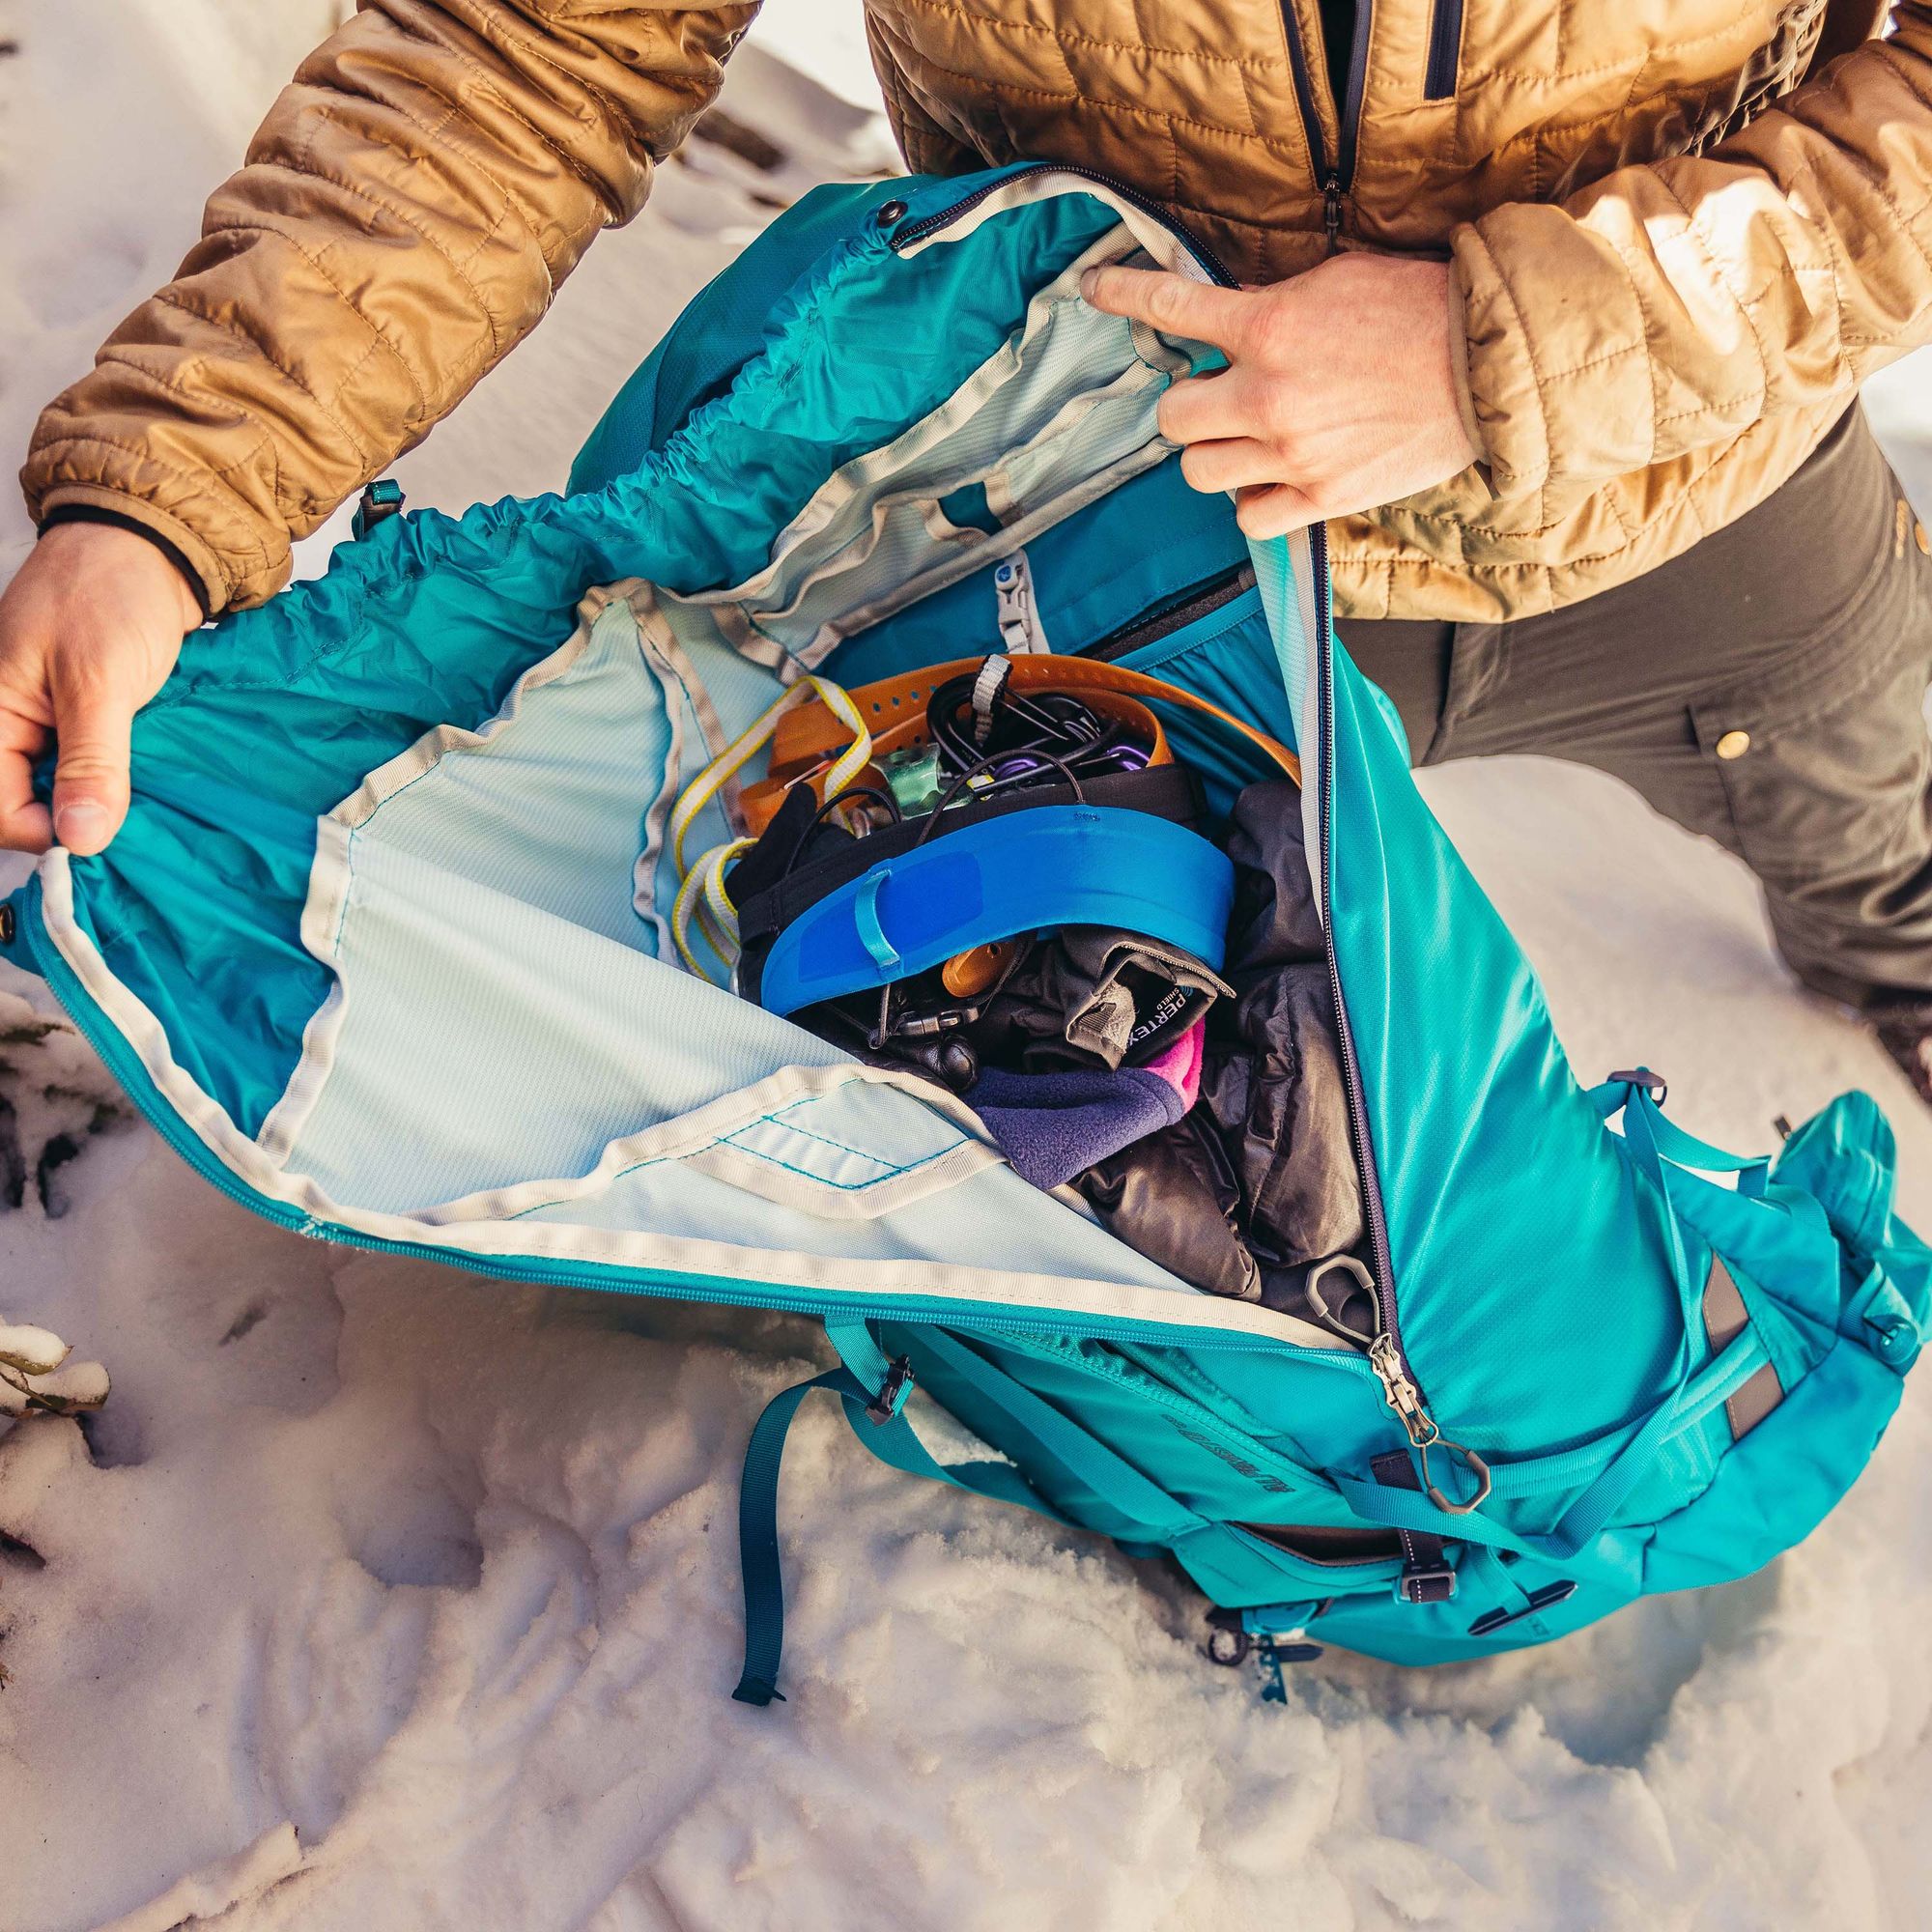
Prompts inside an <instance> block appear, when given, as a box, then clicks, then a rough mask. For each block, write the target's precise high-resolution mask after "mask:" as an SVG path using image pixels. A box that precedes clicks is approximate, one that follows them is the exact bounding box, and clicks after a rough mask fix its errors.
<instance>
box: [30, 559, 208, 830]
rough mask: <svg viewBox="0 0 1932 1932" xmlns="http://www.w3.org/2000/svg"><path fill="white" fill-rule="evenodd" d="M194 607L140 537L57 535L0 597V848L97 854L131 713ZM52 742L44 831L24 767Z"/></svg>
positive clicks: (117, 810) (124, 784) (120, 788)
mask: <svg viewBox="0 0 1932 1932" xmlns="http://www.w3.org/2000/svg"><path fill="white" fill-rule="evenodd" d="M200 622H201V606H200V605H199V604H197V603H196V602H195V598H194V593H193V592H192V591H191V590H190V589H189V588H188V586H187V582H186V580H185V579H184V578H183V576H182V574H181V572H180V571H178V570H177V569H176V568H175V567H174V565H173V564H172V563H170V562H169V561H168V559H167V558H166V557H165V556H164V555H162V554H161V553H160V551H158V550H157V549H156V547H155V546H154V545H153V544H151V543H150V542H149V541H148V540H147V539H146V538H145V537H137V536H135V535H134V534H133V532H132V531H131V530H122V529H116V528H114V527H113V526H112V525H108V524H57V525H55V526H54V527H53V528H52V529H50V530H49V531H48V532H47V533H46V535H45V536H43V538H42V539H41V540H40V542H39V543H37V544H36V545H35V546H34V548H33V550H32V551H31V553H29V554H28V557H27V560H26V562H25V563H23V564H22V565H21V566H20V571H19V574H18V575H17V576H16V577H15V578H14V581H13V582H12V583H10V584H9V585H8V586H7V590H6V594H5V595H4V596H0V846H12V847H13V848H14V850H15V851H20V852H44V851H45V850H46V849H47V846H48V845H49V844H50V843H52V842H53V840H55V839H58V840H59V841H60V842H61V843H62V844H63V845H65V846H66V847H67V848H68V850H69V851H71V852H73V853H77V854H82V855H84V854H87V853H92V852H99V850H101V848H102V847H103V846H105V845H106V843H107V841H108V840H109V839H110V838H113V837H114V835H115V834H116V833H117V832H119V831H120V829H121V821H122V820H123V819H124V818H126V817H127V815H128V734H129V732H130V730H131V729H132V726H133V723H134V714H135V712H137V711H138V710H140V708H141V706H142V705H144V704H145V703H147V701H148V699H149V698H151V697H152V696H154V695H155V693H156V692H157V691H158V690H160V688H161V684H162V681H163V680H164V679H165V678H166V676H167V674H168V672H169V671H170V670H171V669H172V668H174V662H175V659H176V658H177V657H178V656H179V655H180V654H181V644H182V639H184V638H185V636H186V635H187V634H188V632H190V631H191V630H193V629H194V628H195V627H196V626H197V625H198V624H199V623H200ZM49 730H53V731H56V732H58V734H59V738H60V762H59V765H58V768H57V769H56V771H55V774H54V808H53V817H52V820H51V822H49V820H48V816H47V809H46V807H45V806H43V805H41V804H39V803H37V802H36V800H35V798H34V786H33V768H34V760H35V758H36V757H37V756H38V755H39V753H41V751H42V750H43V748H44V747H45V744H46V741H47V733H48V732H49Z"/></svg>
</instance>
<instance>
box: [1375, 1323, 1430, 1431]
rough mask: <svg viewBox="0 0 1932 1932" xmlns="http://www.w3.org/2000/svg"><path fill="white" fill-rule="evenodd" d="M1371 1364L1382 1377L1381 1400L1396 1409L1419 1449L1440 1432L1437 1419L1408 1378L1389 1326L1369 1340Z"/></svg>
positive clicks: (1398, 1417)
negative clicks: (1423, 1402) (1425, 1405)
mask: <svg viewBox="0 0 1932 1932" xmlns="http://www.w3.org/2000/svg"><path fill="white" fill-rule="evenodd" d="M1369 1366H1370V1368H1372V1369H1374V1370H1375V1372H1376V1374H1377V1375H1378V1377H1380V1378H1381V1384H1382V1400H1383V1401H1384V1402H1385V1403H1387V1404H1388V1406H1390V1407H1391V1408H1392V1409H1394V1410H1395V1413H1396V1420H1397V1421H1398V1422H1400V1423H1401V1424H1402V1426H1403V1429H1404V1430H1405V1432H1406V1434H1407V1436H1408V1439H1409V1440H1410V1441H1411V1442H1413V1443H1414V1444H1415V1446H1416V1447H1417V1448H1418V1449H1420V1448H1423V1447H1424V1446H1425V1445H1426V1444H1428V1443H1430V1442H1433V1441H1435V1438H1436V1437H1437V1436H1438V1435H1441V1433H1442V1432H1441V1431H1440V1430H1439V1429H1437V1428H1436V1427H1435V1419H1434V1418H1433V1417H1432V1416H1431V1415H1430V1413H1429V1411H1428V1410H1427V1409H1426V1408H1424V1407H1423V1406H1422V1395H1421V1391H1420V1390H1418V1389H1417V1388H1416V1386H1415V1384H1414V1383H1413V1382H1412V1381H1410V1380H1409V1378H1408V1373H1407V1371H1406V1369H1405V1368H1404V1367H1403V1365H1402V1357H1401V1356H1400V1355H1398V1354H1397V1353H1396V1351H1395V1340H1394V1338H1393V1337H1392V1336H1391V1335H1390V1334H1389V1332H1388V1330H1387V1329H1386V1328H1381V1329H1378V1330H1377V1332H1376V1337H1375V1339H1374V1340H1373V1341H1372V1342H1371V1343H1370V1344H1369Z"/></svg>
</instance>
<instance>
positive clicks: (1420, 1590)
mask: <svg viewBox="0 0 1932 1932" xmlns="http://www.w3.org/2000/svg"><path fill="white" fill-rule="evenodd" d="M1395 1593H1396V1596H1397V1597H1398V1598H1399V1599H1400V1600H1401V1601H1402V1602H1403V1603H1405V1604H1446V1603H1448V1602H1449V1601H1450V1599H1451V1598H1453V1597H1454V1596H1455V1594H1456V1573H1455V1571H1453V1570H1452V1569H1450V1568H1449V1566H1448V1565H1447V1564H1446V1563H1443V1564H1437V1565H1436V1566H1435V1568H1434V1569H1433V1570H1405V1571H1404V1572H1403V1573H1402V1575H1401V1576H1400V1577H1397V1578H1396V1579H1395Z"/></svg>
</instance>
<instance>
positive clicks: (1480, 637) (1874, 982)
mask: <svg viewBox="0 0 1932 1932" xmlns="http://www.w3.org/2000/svg"><path fill="white" fill-rule="evenodd" d="M1925 544H1926V539H1925V535H1924V530H1923V527H1922V526H1920V525H1918V524H1917V523H1916V522H1915V520H1914V517H1913V515H1912V512H1911V510H1910V509H1909V508H1908V507H1907V505H1906V502H1905V495H1904V492H1903V491H1902V490H1901V489H1900V487H1899V484H1898V481H1897V479H1896V478H1895V477H1894V476H1893V475H1892V473H1891V470H1890V469H1889V466H1888V465H1887V463H1886V460H1885V458H1884V456H1883V455H1882V454H1881V452H1880V450H1879V447H1878V444H1877V443H1876V441H1874V440H1873V438H1872V434H1871V431H1870V429H1869V428H1868V427H1867V426H1866V423H1865V419H1864V415H1863V413H1862V412H1861V411H1860V410H1859V409H1858V408H1857V407H1856V406H1855V407H1854V408H1852V409H1851V410H1849V411H1848V412H1846V414H1845V415H1844V417H1843V418H1842V419H1841V420H1840V421H1839V422H1838V424H1837V426H1836V427H1835V428H1834V429H1833V431H1832V433H1831V434H1830V435H1829V436H1828V437H1827V438H1826V439H1825V440H1824V442H1823V443H1822V444H1820V446H1819V448H1818V450H1817V452H1816V453H1815V454H1814V455H1813V456H1812V457H1811V458H1810V460H1809V461H1808V462H1807V463H1806V464H1805V465H1804V468H1803V469H1800V470H1799V471H1798V473H1797V474H1796V475H1795V476H1793V477H1792V479H1791V480H1790V481H1789V482H1788V483H1786V484H1785V485H1784V487H1783V488H1782V489H1781V490H1779V491H1778V492H1777V493H1776V495H1775V496H1773V497H1770V498H1769V499H1768V500H1767V501H1766V502H1764V503H1762V504H1760V505H1759V506H1758V507H1757V508H1756V509H1755V510H1753V511H1751V512H1750V513H1749V514H1748V515H1747V516H1745V517H1742V518H1740V519H1739V521H1738V522H1736V523H1735V524H1732V525H1730V526H1727V527H1725V528H1723V529H1720V530H1718V531H1716V532H1714V533H1713V534H1712V535H1710V536H1708V537H1706V538H1705V539H1704V540H1703V541H1702V542H1701V543H1699V544H1698V545H1697V546H1696V547H1695V548H1694V549H1693V550H1690V551H1689V552H1687V553H1686V554H1684V555H1682V556H1680V557H1677V558H1675V559H1674V560H1673V561H1672V562H1669V563H1666V564H1665V565H1663V566H1662V569H1659V570H1655V571H1652V572H1651V573H1650V575H1649V576H1647V577H1641V578H1638V579H1636V580H1635V581H1634V582H1631V583H1626V584H1622V585H1619V586H1618V587H1617V588H1616V589H1614V590H1608V591H1605V592H1604V593H1603V594H1602V595H1600V596H1597V597H1592V598H1590V599H1588V600H1586V601H1585V602H1583V603H1581V604H1574V605H1571V606H1569V607H1568V608H1567V609H1565V610H1561V611H1551V612H1549V613H1548V614H1547V615H1544V616H1538V617H1523V618H1520V619H1519V620H1517V621H1516V622H1515V623H1510V624H1434V623H1410V622H1395V621H1386V622H1375V621H1363V620H1347V619H1345V620H1344V621H1343V622H1342V623H1341V625H1340V626H1339V629H1340V631H1341V634H1342V638H1343V640H1344V642H1345V643H1346V644H1347V645H1348V647H1349V650H1350V654H1351V655H1352V656H1353V658H1354V660H1355V662H1356V663H1357V664H1358V665H1359V666H1360V667H1361V668H1362V669H1363V670H1364V671H1366V672H1367V673H1368V675H1369V676H1371V677H1372V678H1374V679H1375V680H1376V682H1377V683H1378V684H1379V685H1380V686H1381V687H1382V688H1383V690H1385V691H1386V692H1387V693H1388V695H1389V696H1390V697H1392V698H1393V699H1394V700H1395V703H1396V707H1397V709H1398V710H1399V711H1400V712H1401V714H1402V718H1403V723H1404V725H1406V727H1407V730H1408V737H1409V744H1410V746H1411V748H1412V750H1413V753H1414V756H1415V757H1416V759H1417V761H1418V762H1420V763H1422V764H1425V765H1435V764H1441V763H1443V762H1445V761H1446V760H1448V759H1450V758H1467V757H1479V756H1482V755H1485V754H1487V753H1497V752H1534V753H1541V754H1543V755H1545V756H1547V757H1555V758H1569V759H1572V760H1574V761H1575V762H1577V763H1578V764H1584V765H1594V766H1595V767H1596V768H1597V769H1598V770H1599V771H1605V772H1609V773H1611V774H1612V775H1613V776H1615V777H1617V778H1620V779H1623V780H1625V781H1628V782H1629V783H1630V784H1632V785H1634V786H1635V788H1636V789H1637V790H1638V791H1639V792H1641V793H1642V795H1643V796H1644V797H1645V798H1646V799H1648V800H1649V801H1650V803H1651V804H1652V805H1653V806H1654V807H1656V809H1657V810H1659V811H1661V812H1662V813H1663V814H1664V815H1665V816H1666V817H1668V818H1674V819H1675V820H1676V821H1677V823H1678V824H1680V825H1683V826H1686V827H1688V828H1689V829H1690V831H1692V832H1701V833H1703V834H1705V835H1706V836H1707V837H1708V838H1715V839H1716V840H1717V841H1718V842H1719V844H1720V845H1722V846H1724V847H1726V848H1727V849H1728V850H1730V851H1732V852H1735V853H1737V854H1738V856H1739V857H1740V858H1742V859H1743V860H1744V861H1745V863H1746V864H1747V865H1748V866H1749V867H1750V868H1751V869H1752V871H1754V872H1755V873H1756V874H1757V876H1758V878H1759V879H1760V880H1761V881H1762V882H1763V885H1764V889H1765V893H1766V895H1767V898H1768V900H1769V902H1770V910H1771V922H1772V926H1773V929H1774V930H1775V932H1776V937H1777V943H1778V946H1779V948H1780V950H1781V951H1782V952H1783V953H1784V956H1785V958H1786V959H1788V960H1789V961H1790V963H1791V965H1792V967H1793V968H1794V970H1795V971H1796V972H1797V974H1798V976H1799V978H1800V979H1802V980H1804V982H1805V983H1806V984H1807V985H1810V986H1812V987H1815V988H1816V989H1817V990H1818V991H1820V992H1822V993H1825V994H1828V995H1830V996H1832V997H1833V998H1836V999H1840V1000H1845V1001H1849V1002H1850V1003H1851V1004H1853V1005H1854V1006H1857V1007H1861V1008H1869V1007H1873V1006H1877V1005H1880V1004H1883V1003H1885V1002H1886V1001H1888V1000H1891V999H1895V998H1896V997H1898V996H1899V995H1926V994H1932V743H1929V742H1928V738H1927V733H1926V724H1925V694H1926V687H1927V685H1928V683H1932V557H1928V556H1927V555H1926V554H1925Z"/></svg>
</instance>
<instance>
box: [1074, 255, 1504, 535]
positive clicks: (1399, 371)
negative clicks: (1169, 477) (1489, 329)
mask: <svg viewBox="0 0 1932 1932" xmlns="http://www.w3.org/2000/svg"><path fill="white" fill-rule="evenodd" d="M1081 293H1082V294H1083V295H1085V296H1086V298H1087V299H1088V300H1089V301H1090V302H1092V303H1093V304H1094V307H1095V308H1101V309H1105V310H1106V311H1107V313H1108V314H1110V315H1121V316H1127V317H1130V318H1131V319H1132V320H1134V321H1136V322H1144V323H1147V324H1148V325H1149V326H1150V327H1153V328H1157V329H1159V330H1160V331H1161V332H1162V333H1163V334H1166V335H1180V336H1186V337H1188V338H1190V339H1191V340H1193V341H1196V342H1206V343H1209V344H1211V345H1212V346H1213V347H1214V348H1216V349H1219V350H1220V351H1221V352H1222V353H1223V354H1224V355H1226V356H1227V358H1228V367H1227V368H1226V369H1221V370H1216V371H1214V372H1213V373H1212V374H1210V375H1206V376H1194V377H1190V378H1188V379H1187V380H1186V381H1184V382H1179V383H1176V384H1174V385H1173V386H1172V387H1171V388H1170V389H1169V390H1168V391H1167V393H1166V394H1165V395H1164V396H1162V397H1161V399H1160V415H1159V421H1160V430H1161V434H1162V435H1163V436H1165V437H1167V438H1168V439H1169V440H1171V441H1174V442H1179V443H1183V444H1185V445H1186V448H1185V453H1184V454H1183V455H1182V457H1181V459H1180V469H1181V473H1182V475H1184V476H1185V477H1186V478H1187V480H1188V482H1190V483H1191V484H1193V486H1194V487H1195V488H1196V489H1197V490H1207V491H1214V490H1232V491H1234V492H1235V501H1236V518H1237V520H1238V522H1239V523H1240V526H1241V528H1242V529H1243V530H1244V531H1246V533H1247V534H1248V535H1249V536H1251V537H1278V536H1283V535H1286V534H1287V532H1288V531H1290V530H1296V529H1300V528H1301V527H1302V526H1303V525H1305V524H1312V523H1317V522H1320V521H1321V519H1322V518H1324V517H1340V516H1346V515H1348V514H1349V513H1350V511H1354V510H1371V509H1375V508H1377V507H1378V506H1379V505H1380V504H1383V503H1394V502H1398V501H1400V500H1401V498H1403V497H1410V496H1413V495H1414V494H1415V492H1416V491H1418V490H1425V489H1427V488H1428V487H1429V486H1430V485H1431V484H1432V483H1440V482H1442V481H1444V480H1445V479H1446V478H1448V477H1451V476H1454V475H1456V474H1457V473H1458V472H1459V471H1461V470H1463V469H1467V468H1468V467H1469V465H1470V464H1471V463H1473V462H1474V461H1475V460H1476V458H1477V457H1478V456H1479V455H1480V454H1481V451H1480V450H1478V448H1477V447H1476V445H1475V443H1474V442H1472V441H1471V440H1470V438H1469V431H1468V428H1467V426H1466V424H1465V423H1464V421H1463V408H1462V403H1461V400H1460V398H1459V397H1458V395H1457V391H1456V382H1457V378H1456V375H1455V369H1454V364H1453V363H1452V361H1451V359H1450V340H1449V331H1450V328H1451V327H1452V324H1451V317H1452V315H1453V314H1454V305H1453V303H1452V302H1451V301H1450V298H1449V270H1448V268H1447V266H1446V265H1445V264H1443V263H1440V262H1414V261H1406V260H1402V259H1399V258H1397V257H1395V256H1390V255H1369V254H1348V255H1336V256H1333V257H1331V258H1330V259H1329V260H1328V261H1326V262H1323V263H1322V264H1321V267H1319V268H1316V269H1311V270H1309V271H1308V272H1307V273H1306V274H1304V275H1296V276H1295V277H1294V278H1293V280H1292V281H1286V282H1277V283H1275V284H1274V285H1273V286H1272V287H1269V288H1255V289H1221V288H1211V287H1209V286H1208V285H1207V284H1206V283H1203V282H1195V281H1189V280H1188V279H1187V278H1186V277H1185V276H1183V275H1171V274H1161V273H1152V272H1149V271H1148V270H1140V269H1121V268H1111V269H1094V270H1090V271H1089V273H1088V275H1087V277H1086V280H1085V282H1084V283H1083V285H1082V290H1081Z"/></svg>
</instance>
